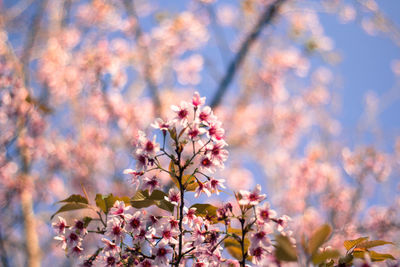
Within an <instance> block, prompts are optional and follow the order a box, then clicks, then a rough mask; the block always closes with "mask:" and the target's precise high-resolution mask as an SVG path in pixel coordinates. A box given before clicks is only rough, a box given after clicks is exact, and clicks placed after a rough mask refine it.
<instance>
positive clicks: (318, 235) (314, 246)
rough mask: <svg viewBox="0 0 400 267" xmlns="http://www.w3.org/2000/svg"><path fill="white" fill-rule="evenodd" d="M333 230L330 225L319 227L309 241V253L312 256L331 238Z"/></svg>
mask: <svg viewBox="0 0 400 267" xmlns="http://www.w3.org/2000/svg"><path fill="white" fill-rule="evenodd" d="M331 232H332V228H331V227H330V226H329V225H328V224H324V225H322V226H321V227H319V228H318V229H317V230H316V231H315V232H314V233H313V234H312V236H311V238H310V240H309V241H308V246H307V252H308V254H310V255H313V254H314V253H315V252H317V250H318V248H319V247H320V246H321V245H322V244H324V243H325V242H326V241H327V240H328V238H329V236H330V235H331Z"/></svg>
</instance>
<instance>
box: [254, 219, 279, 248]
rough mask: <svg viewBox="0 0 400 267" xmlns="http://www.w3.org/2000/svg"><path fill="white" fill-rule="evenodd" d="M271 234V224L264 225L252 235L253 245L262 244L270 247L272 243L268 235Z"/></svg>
mask: <svg viewBox="0 0 400 267" xmlns="http://www.w3.org/2000/svg"><path fill="white" fill-rule="evenodd" d="M271 233H273V230H272V227H271V226H270V225H269V224H264V225H263V226H261V227H259V228H258V229H257V231H255V232H253V233H252V234H251V235H250V241H251V244H252V245H256V244H258V243H261V244H262V245H263V246H270V245H271V242H270V240H269V238H268V235H269V234H271Z"/></svg>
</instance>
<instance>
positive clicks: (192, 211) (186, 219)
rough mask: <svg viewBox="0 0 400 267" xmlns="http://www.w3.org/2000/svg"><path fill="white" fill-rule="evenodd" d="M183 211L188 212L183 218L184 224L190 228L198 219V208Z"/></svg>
mask: <svg viewBox="0 0 400 267" xmlns="http://www.w3.org/2000/svg"><path fill="white" fill-rule="evenodd" d="M183 210H184V211H185V212H186V215H185V217H183V223H184V224H188V225H189V226H190V227H192V226H193V221H194V219H195V218H196V210H197V209H196V208H190V209H188V208H186V207H184V208H183Z"/></svg>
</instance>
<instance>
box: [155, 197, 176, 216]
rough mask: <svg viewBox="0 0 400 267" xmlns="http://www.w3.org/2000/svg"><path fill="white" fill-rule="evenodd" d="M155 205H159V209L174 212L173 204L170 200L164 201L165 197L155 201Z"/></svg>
mask: <svg viewBox="0 0 400 267" xmlns="http://www.w3.org/2000/svg"><path fill="white" fill-rule="evenodd" d="M156 205H157V207H159V208H160V209H163V210H166V211H169V212H171V213H173V212H174V208H175V206H174V205H172V204H171V203H170V202H168V201H166V200H165V199H163V200H158V201H156Z"/></svg>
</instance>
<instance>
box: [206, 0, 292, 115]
mask: <svg viewBox="0 0 400 267" xmlns="http://www.w3.org/2000/svg"><path fill="white" fill-rule="evenodd" d="M283 2H285V0H276V1H275V3H273V4H271V5H270V6H267V7H266V9H265V10H264V12H263V13H262V15H261V16H260V18H259V19H258V22H257V23H256V25H255V26H254V28H253V29H252V30H251V31H250V33H249V35H248V36H247V37H246V39H245V41H244V42H243V44H242V46H241V47H240V49H239V52H238V53H237V54H236V56H235V57H234V58H233V60H232V61H231V63H230V64H229V66H228V69H227V70H226V72H225V75H224V77H223V78H222V80H221V82H220V83H219V86H218V89H217V91H216V93H215V95H214V97H213V98H212V101H211V107H212V108H215V107H217V106H218V105H219V104H220V103H221V99H222V97H223V96H224V95H225V93H226V91H227V89H228V87H229V85H230V83H231V82H232V80H233V78H234V77H235V74H236V72H237V71H238V69H239V68H240V66H241V64H242V62H243V60H244V59H245V57H246V55H247V53H248V52H249V50H250V48H251V46H252V44H253V43H254V42H255V41H256V40H257V38H258V37H259V35H260V33H261V31H262V29H263V28H264V26H266V25H268V24H269V23H270V22H271V21H272V19H273V18H274V17H275V15H276V13H277V11H278V9H279V7H280V6H281V5H282V3H283Z"/></svg>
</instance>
